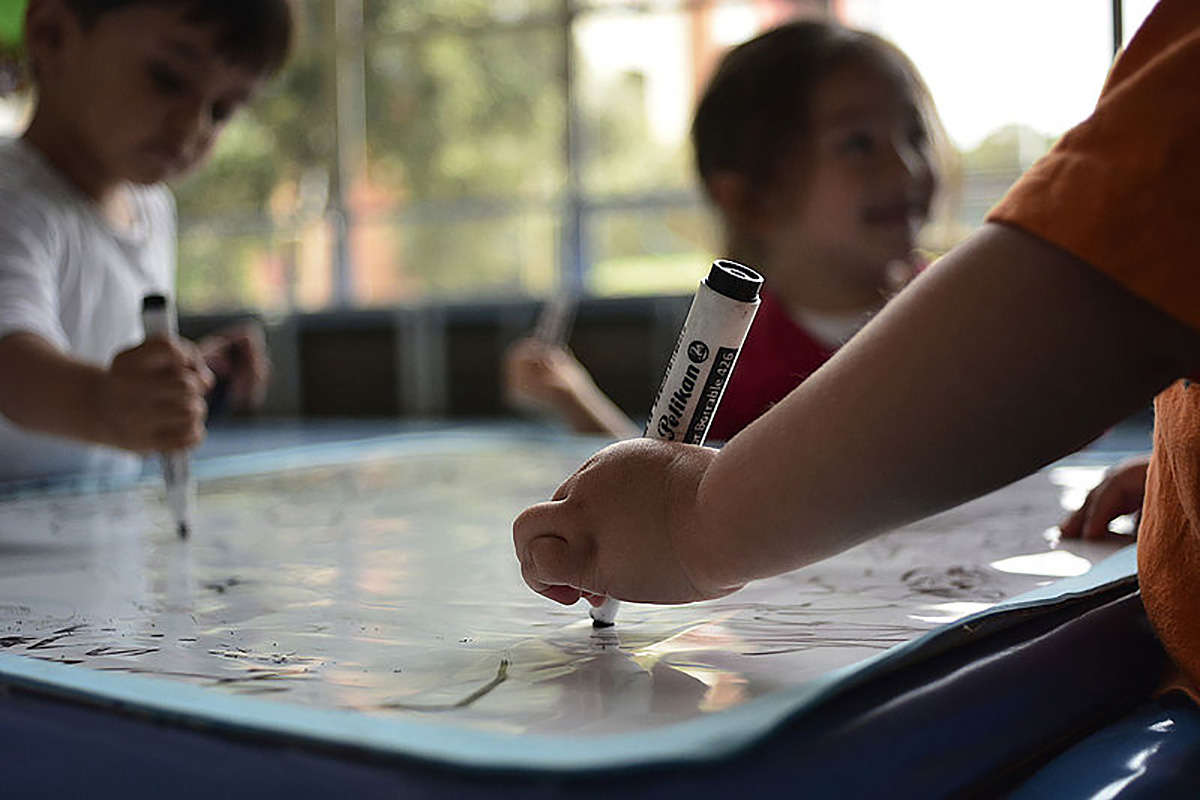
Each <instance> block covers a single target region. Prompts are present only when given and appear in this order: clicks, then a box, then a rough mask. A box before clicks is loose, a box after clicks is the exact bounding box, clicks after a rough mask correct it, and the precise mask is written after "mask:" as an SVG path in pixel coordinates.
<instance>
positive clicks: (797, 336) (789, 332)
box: [708, 290, 834, 439]
mask: <svg viewBox="0 0 1200 800" xmlns="http://www.w3.org/2000/svg"><path fill="white" fill-rule="evenodd" d="M833 352H834V349H833V348H830V347H828V346H826V345H824V344H822V343H821V342H819V341H817V340H816V339H815V338H813V336H812V334H810V333H809V332H808V331H806V330H804V328H801V327H800V326H799V325H797V324H796V322H795V321H794V320H793V319H792V318H791V316H790V315H789V314H788V312H787V309H786V308H784V306H783V304H782V303H780V302H779V301H778V300H777V299H775V297H774V296H773V295H772V294H771V293H770V292H768V291H765V290H764V291H763V293H762V305H760V306H759V308H758V313H757V314H755V317H754V324H753V325H751V326H750V333H749V334H748V335H747V336H746V343H745V344H744V345H742V352H741V353H740V354H739V355H738V360H737V365H736V366H735V367H734V370H733V377H732V378H731V379H730V381H729V386H727V387H726V388H725V394H724V395H722V397H721V407H720V408H718V409H717V415H716V417H715V418H714V419H713V423H712V427H710V428H709V430H708V437H709V438H710V439H729V438H730V437H732V436H733V435H734V434H735V433H737V432H738V431H740V430H741V429H742V428H744V427H746V426H747V425H749V424H750V423H751V422H753V421H754V420H756V419H758V418H759V417H760V416H762V415H763V413H765V412H766V410H767V409H768V408H770V407H771V406H773V405H775V404H776V403H778V402H779V401H780V400H782V399H783V398H784V397H786V396H787V394H788V392H790V391H792V389H795V388H796V387H797V386H799V385H800V382H801V381H803V380H804V379H805V378H807V377H808V376H809V375H811V374H812V373H813V372H815V371H816V369H817V367H819V366H821V365H822V364H824V363H825V362H826V361H827V360H828V359H829V357H830V356H832V355H833Z"/></svg>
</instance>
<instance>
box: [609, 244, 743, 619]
mask: <svg viewBox="0 0 1200 800" xmlns="http://www.w3.org/2000/svg"><path fill="white" fill-rule="evenodd" d="M762 285H763V279H762V276H761V275H759V274H758V273H757V272H755V271H754V270H752V269H749V268H748V267H744V266H742V265H741V264H738V263H736V262H734V261H725V260H718V261H714V262H713V264H712V267H711V268H710V269H709V271H708V277H707V278H705V279H704V280H703V281H701V282H700V288H699V289H698V290H697V291H696V297H695V299H694V300H692V307H691V309H689V310H688V315H687V319H685V320H684V322H683V330H681V331H680V332H679V339H678V340H677V341H676V342H675V350H674V351H673V352H672V353H671V360H670V362H668V364H667V374H666V376H665V377H664V378H663V382H662V385H661V386H660V387H659V389H658V396H657V397H656V398H655V399H654V406H653V407H652V408H651V410H650V416H649V417H648V418H647V419H646V430H645V433H644V435H645V436H646V437H648V438H651V439H662V440H664V441H669V442H683V443H685V444H704V438H705V436H707V435H708V428H709V426H710V425H712V421H713V417H714V416H716V413H717V407H718V406H719V405H720V403H721V397H722V396H723V395H724V394H725V387H726V386H728V385H729V379H730V377H731V376H732V375H733V368H734V366H735V365H736V364H737V358H738V353H740V352H741V349H742V344H743V343H744V342H745V341H746V334H747V333H749V331H750V323H752V322H753V321H754V314H755V312H757V311H758V305H759V302H760V301H759V298H758V293H759V290H760V289H762ZM620 607H621V603H620V601H619V600H614V599H612V598H611V597H610V598H608V599H606V600H605V601H604V603H603V604H602V605H599V606H594V607H593V608H592V611H591V613H592V623H593V624H594V625H596V626H598V627H607V626H609V625H612V624H613V622H614V621H615V620H616V617H617V609H619V608H620Z"/></svg>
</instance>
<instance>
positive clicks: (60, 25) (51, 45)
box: [25, 0, 79, 81]
mask: <svg viewBox="0 0 1200 800" xmlns="http://www.w3.org/2000/svg"><path fill="white" fill-rule="evenodd" d="M78 29H79V20H78V19H77V18H76V17H75V14H74V12H72V11H71V9H69V8H68V7H67V6H66V5H65V4H64V3H63V2H62V0H29V7H28V8H27V9H26V11H25V50H26V53H27V54H28V58H29V63H30V65H31V66H32V68H33V74H34V76H35V77H36V78H37V79H38V80H39V81H40V80H44V79H45V78H47V77H49V76H52V75H53V74H54V71H55V70H56V68H57V66H58V64H59V62H60V60H61V58H62V55H63V52H64V51H65V50H66V47H67V44H68V41H69V40H70V37H71V36H72V35H73V34H74V33H75V32H76V31H78Z"/></svg>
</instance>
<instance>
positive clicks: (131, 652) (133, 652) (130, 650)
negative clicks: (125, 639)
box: [84, 645, 158, 658]
mask: <svg viewBox="0 0 1200 800" xmlns="http://www.w3.org/2000/svg"><path fill="white" fill-rule="evenodd" d="M157 652H158V648H157V647H109V646H108V645H103V646H101V647H97V648H94V649H92V650H89V651H87V652H86V653H84V655H85V656H91V657H93V658H96V657H99V656H144V655H149V654H150V653H157Z"/></svg>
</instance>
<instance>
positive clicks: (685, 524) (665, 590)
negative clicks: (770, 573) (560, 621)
mask: <svg viewBox="0 0 1200 800" xmlns="http://www.w3.org/2000/svg"><path fill="white" fill-rule="evenodd" d="M715 454H716V451H715V450H710V449H707V448H703V447H695V446H693V445H678V444H666V443H663V442H659V441H655V440H652V439H632V440H630V441H626V442H620V443H618V444H615V445H611V446H610V447H607V448H605V449H604V450H602V451H600V452H599V453H597V454H596V455H595V456H593V457H592V458H591V459H590V460H589V461H588V462H587V463H585V464H584V465H583V466H582V467H580V469H579V470H578V471H577V472H576V473H575V474H574V475H572V476H571V477H570V478H567V480H566V481H564V482H563V484H562V485H561V486H560V487H558V490H557V491H556V492H555V493H554V497H553V498H552V499H551V500H550V501H549V502H546V503H541V504H539V505H536V506H533V507H532V508H529V509H527V510H526V511H525V512H524V513H522V514H521V515H520V516H519V517H517V519H516V521H515V522H514V523H513V542H514V545H515V547H516V552H517V559H518V560H519V561H520V562H521V574H522V576H523V577H524V578H525V582H526V583H527V584H529V587H530V588H531V589H533V590H534V591H535V592H538V593H540V594H543V595H545V596H546V597H548V598H550V599H551V600H555V601H557V602H559V603H563V604H564V605H570V604H572V603H574V602H575V601H577V600H578V599H579V598H580V597H589V599H590V596H592V595H609V596H612V597H615V598H617V599H619V600H631V601H635V602H643V603H688V602H692V601H695V600H706V599H709V598H713V597H722V596H724V595H726V594H729V593H730V592H733V591H735V590H736V589H738V588H740V587H738V586H731V585H722V584H721V583H719V582H718V581H717V580H716V578H715V575H714V573H715V572H716V570H714V569H712V567H711V565H709V564H707V563H706V558H705V556H706V548H705V547H704V540H703V535H704V533H703V531H702V530H701V526H700V525H698V524H697V520H696V490H697V487H698V486H699V484H700V479H701V478H702V477H703V475H704V472H705V470H706V469H707V468H708V465H709V463H710V462H711V461H712V459H713V457H714V456H715ZM724 533H732V532H729V531H726V532H724Z"/></svg>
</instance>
